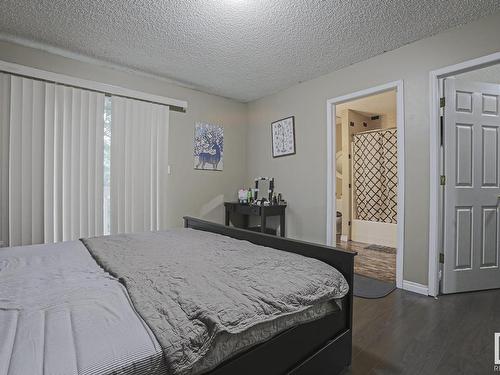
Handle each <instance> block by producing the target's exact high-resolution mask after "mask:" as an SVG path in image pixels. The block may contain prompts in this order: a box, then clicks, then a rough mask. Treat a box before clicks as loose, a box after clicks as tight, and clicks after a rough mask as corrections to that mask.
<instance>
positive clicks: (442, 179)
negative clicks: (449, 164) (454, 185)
mask: <svg viewBox="0 0 500 375" xmlns="http://www.w3.org/2000/svg"><path fill="white" fill-rule="evenodd" d="M439 184H440V185H441V186H444V185H446V176H444V175H442V176H441V178H440V179H439Z"/></svg>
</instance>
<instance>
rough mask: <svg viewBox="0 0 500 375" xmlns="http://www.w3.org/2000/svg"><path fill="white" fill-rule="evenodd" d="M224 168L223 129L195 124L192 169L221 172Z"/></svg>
mask: <svg viewBox="0 0 500 375" xmlns="http://www.w3.org/2000/svg"><path fill="white" fill-rule="evenodd" d="M223 166H224V128H223V127H222V126H220V125H215V124H208V123H204V122H197V123H196V124H195V128H194V169H202V170H210V171H222V168H223Z"/></svg>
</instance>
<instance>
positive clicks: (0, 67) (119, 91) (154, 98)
mask: <svg viewBox="0 0 500 375" xmlns="http://www.w3.org/2000/svg"><path fill="white" fill-rule="evenodd" d="M0 71H3V72H7V73H12V74H18V75H22V76H27V77H31V78H36V79H41V80H44V81H49V82H55V83H61V84H63V85H68V86H75V87H81V88H84V89H89V90H93V91H99V92H103V93H106V94H112V95H117V96H125V97H128V98H134V99H139V100H144V101H147V102H153V103H158V104H164V105H168V106H172V107H178V108H182V109H183V110H186V109H187V105H188V104H187V102H186V101H184V100H177V99H172V98H167V97H164V96H158V95H153V94H148V93H145V92H141V91H136V90H132V89H127V88H124V87H120V86H113V85H108V84H105V83H101V82H96V81H90V80H86V79H82V78H76V77H71V76H67V75H64V74H59V73H53V72H49V71H45V70H40V69H36V68H31V67H29V66H25V65H19V64H14V63H10V62H7V61H2V60H0Z"/></svg>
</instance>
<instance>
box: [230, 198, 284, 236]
mask: <svg viewBox="0 0 500 375" xmlns="http://www.w3.org/2000/svg"><path fill="white" fill-rule="evenodd" d="M224 207H225V209H226V225H227V226H229V223H230V222H232V223H233V225H234V226H235V227H237V228H242V229H248V230H253V231H259V232H262V233H267V234H274V235H276V231H275V230H273V229H271V228H267V225H266V223H267V218H268V217H269V216H279V217H280V236H281V237H285V233H286V231H285V229H286V228H285V209H286V204H273V205H270V206H257V205H251V204H244V203H238V202H224ZM250 216H260V225H259V226H257V227H251V226H250V225H249V222H250V220H249V217H250Z"/></svg>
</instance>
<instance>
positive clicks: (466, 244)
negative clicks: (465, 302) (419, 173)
mask: <svg viewBox="0 0 500 375" xmlns="http://www.w3.org/2000/svg"><path fill="white" fill-rule="evenodd" d="M445 97H446V105H445V124H444V127H445V129H444V148H445V152H444V155H445V156H444V166H445V168H444V170H445V176H446V184H445V189H444V191H445V192H444V196H445V198H444V202H445V206H444V269H443V284H442V292H443V293H455V292H465V291H470V290H480V289H491V288H500V269H499V257H498V253H499V231H500V217H499V203H500V187H499V183H500V181H499V180H500V150H499V141H500V134H499V133H500V113H499V111H500V108H499V107H500V103H499V101H500V85H496V84H488V83H481V82H467V81H462V80H458V79H453V78H450V79H446V80H445Z"/></svg>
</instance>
